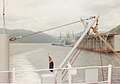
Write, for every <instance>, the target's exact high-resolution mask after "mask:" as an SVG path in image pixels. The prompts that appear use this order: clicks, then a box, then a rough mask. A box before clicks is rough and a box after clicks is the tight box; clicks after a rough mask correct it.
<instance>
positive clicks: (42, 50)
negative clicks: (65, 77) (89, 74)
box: [10, 43, 120, 84]
mask: <svg viewBox="0 0 120 84" xmlns="http://www.w3.org/2000/svg"><path fill="white" fill-rule="evenodd" d="M70 50H71V47H62V46H52V45H51V44H47V43H12V44H10V55H11V59H10V66H11V69H12V68H13V67H15V68H16V70H34V69H46V68H48V53H49V55H50V56H51V57H52V58H53V61H54V63H55V67H59V65H60V64H61V62H62V61H63V60H64V58H65V56H66V55H67V54H68V53H69V51H70ZM101 56H102V65H108V64H112V65H114V66H119V64H120V60H119V59H118V58H117V57H116V56H115V55H113V54H104V53H96V52H90V51H82V52H81V53H80V55H79V56H78V58H77V59H76V61H75V63H74V64H73V66H96V65H101V59H100V58H101ZM117 71H118V72H115V74H118V73H119V71H120V70H117ZM83 72H84V71H79V72H78V73H79V75H76V76H75V77H74V80H75V81H79V82H81V81H82V82H84V80H81V79H84V76H80V75H83ZM99 73H102V72H101V70H100V71H99ZM119 78H120V77H117V80H119ZM101 79H102V77H101V78H100V80H101ZM16 81H17V82H28V81H29V82H38V81H40V73H39V74H38V73H36V72H31V71H28V72H19V73H16ZM116 84H117V83H116Z"/></svg>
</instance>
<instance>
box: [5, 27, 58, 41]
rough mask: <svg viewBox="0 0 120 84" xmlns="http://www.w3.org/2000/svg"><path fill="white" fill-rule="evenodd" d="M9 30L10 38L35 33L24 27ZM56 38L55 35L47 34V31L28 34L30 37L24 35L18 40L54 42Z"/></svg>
mask: <svg viewBox="0 0 120 84" xmlns="http://www.w3.org/2000/svg"><path fill="white" fill-rule="evenodd" d="M7 31H8V33H9V35H10V38H11V37H17V36H23V35H27V34H31V33H34V32H33V31H30V30H24V29H15V30H7ZM55 40H56V38H54V37H53V36H51V35H48V34H45V33H41V34H35V35H31V36H28V37H24V38H22V39H18V40H17V41H16V42H20V43H52V42H54V41H55Z"/></svg>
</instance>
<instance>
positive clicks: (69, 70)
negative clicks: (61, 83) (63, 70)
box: [67, 62, 72, 84]
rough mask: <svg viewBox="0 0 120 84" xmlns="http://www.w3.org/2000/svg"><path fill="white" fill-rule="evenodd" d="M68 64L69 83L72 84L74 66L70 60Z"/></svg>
mask: <svg viewBox="0 0 120 84" xmlns="http://www.w3.org/2000/svg"><path fill="white" fill-rule="evenodd" d="M67 66H68V68H69V69H68V84H72V75H71V68H72V66H71V64H70V63H69V62H68V64H67Z"/></svg>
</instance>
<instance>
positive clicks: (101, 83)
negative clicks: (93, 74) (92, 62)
mask: <svg viewBox="0 0 120 84" xmlns="http://www.w3.org/2000/svg"><path fill="white" fill-rule="evenodd" d="M99 68H107V73H108V74H107V80H104V81H98V82H96V81H95V82H88V83H79V84H92V83H97V84H98V83H99V84H111V83H112V80H111V79H112V69H113V68H116V69H120V67H114V66H112V65H108V66H87V67H68V68H54V69H38V70H16V69H15V68H13V69H12V70H11V71H0V73H11V74H12V76H11V77H12V82H11V83H0V84H64V83H65V84H78V83H72V73H71V71H72V70H83V69H99ZM49 70H54V71H60V70H68V81H67V83H66V82H64V83H62V82H61V83H60V82H58V81H57V78H56V80H55V81H54V82H53V83H49V82H48V83H42V82H38V83H18V82H16V73H18V72H21V73H22V72H28V71H29V72H41V71H49ZM55 77H56V76H55ZM28 82H29V81H28Z"/></svg>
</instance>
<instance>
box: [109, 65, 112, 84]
mask: <svg viewBox="0 0 120 84" xmlns="http://www.w3.org/2000/svg"><path fill="white" fill-rule="evenodd" d="M111 80H112V65H111V64H110V65H108V84H111Z"/></svg>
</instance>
